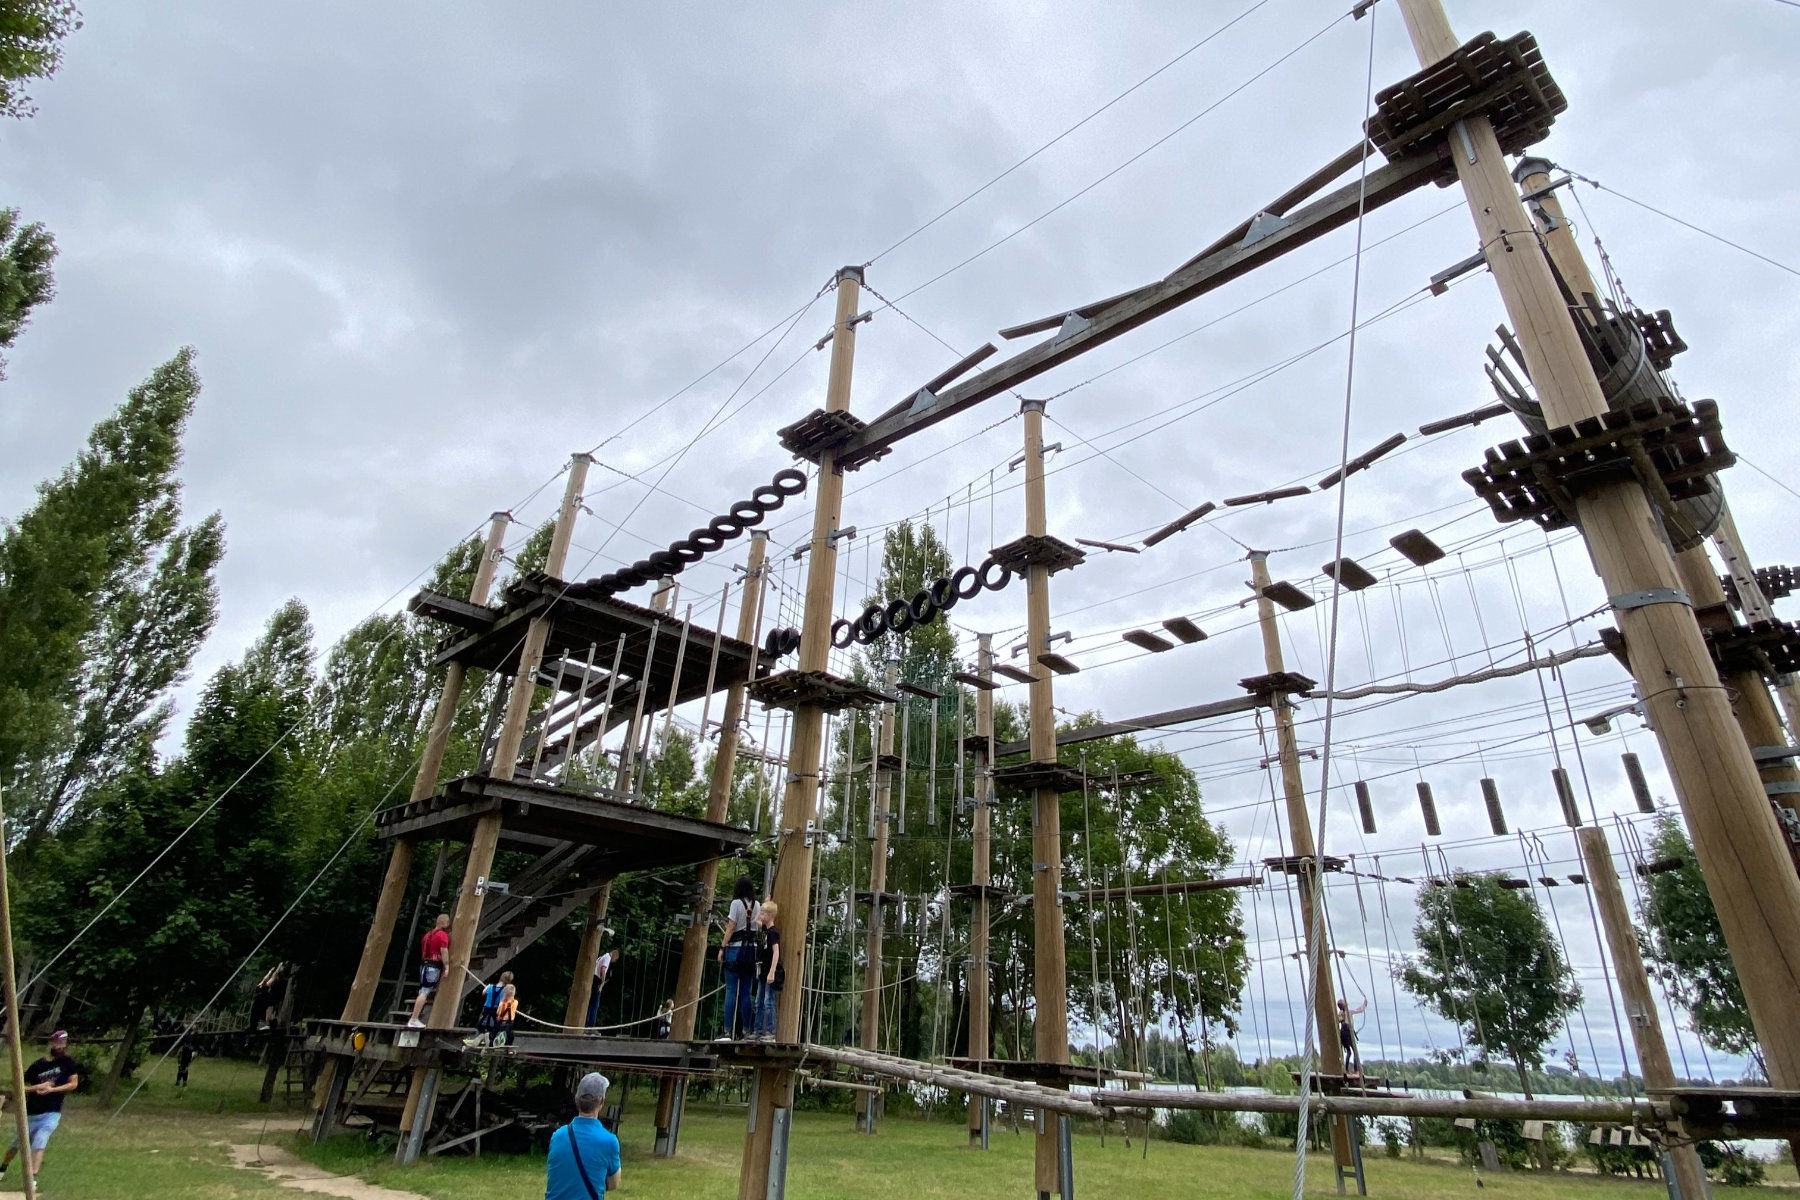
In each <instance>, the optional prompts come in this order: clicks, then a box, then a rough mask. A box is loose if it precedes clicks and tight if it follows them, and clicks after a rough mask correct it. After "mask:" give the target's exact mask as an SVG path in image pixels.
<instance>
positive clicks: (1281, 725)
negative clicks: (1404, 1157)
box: [1250, 550, 1362, 1192]
mask: <svg viewBox="0 0 1800 1200" xmlns="http://www.w3.org/2000/svg"><path fill="white" fill-rule="evenodd" d="M1250 582H1251V586H1252V587H1253V588H1254V589H1255V590H1256V616H1257V623H1258V625H1260V626H1261V629H1262V643H1263V665H1264V666H1266V667H1267V668H1268V669H1269V673H1270V674H1272V675H1277V674H1280V673H1282V672H1283V671H1286V670H1287V665H1286V657H1285V656H1284V655H1283V654H1282V651H1281V630H1280V629H1279V628H1278V627H1277V626H1276V624H1275V602H1274V601H1273V600H1271V599H1269V597H1268V596H1267V595H1265V592H1266V591H1267V589H1268V586H1269V552H1268V551H1266V550H1252V551H1251V552H1250ZM1270 701H1271V703H1273V705H1274V707H1275V746H1276V750H1275V753H1276V757H1277V758H1278V759H1279V760H1280V763H1281V792H1282V796H1283V798H1284V799H1285V800H1286V801H1287V823H1288V854H1289V855H1291V856H1292V861H1293V862H1294V881H1295V883H1296V885H1297V886H1298V888H1299V891H1300V920H1301V922H1302V923H1303V924H1304V925H1305V926H1306V942H1305V945H1306V960H1307V966H1306V968H1305V969H1304V971H1303V975H1306V974H1312V970H1311V964H1313V963H1317V964H1318V967H1319V969H1318V972H1317V974H1312V982H1313V1022H1314V1025H1315V1026H1316V1028H1317V1030H1318V1039H1319V1067H1320V1068H1321V1069H1320V1072H1319V1073H1320V1074H1321V1075H1324V1076H1326V1077H1327V1078H1333V1077H1335V1078H1337V1079H1342V1078H1343V1077H1344V1048H1343V1046H1342V1044H1341V1043H1340V1042H1339V1041H1338V1022H1337V991H1336V989H1335V988H1334V987H1333V986H1332V979H1331V969H1332V965H1333V963H1332V958H1331V934H1330V932H1329V931H1328V930H1327V929H1326V928H1325V926H1324V925H1323V924H1321V923H1318V922H1317V921H1316V920H1315V917H1314V915H1313V913H1314V908H1315V907H1316V905H1317V904H1318V901H1319V897H1318V887H1319V851H1318V844H1317V843H1316V842H1314V841H1313V828H1312V816H1311V814H1310V813H1308V812H1307V811H1306V781H1305V780H1303V779H1302V778H1301V777H1300V743H1299V741H1298V740H1297V739H1296V738H1295V736H1294V702H1293V700H1292V699H1291V698H1290V697H1289V696H1288V695H1287V694H1286V693H1285V692H1275V693H1273V694H1272V695H1271V696H1270ZM1315 942H1317V943H1318V944H1317V945H1314V943H1315ZM1350 1137H1351V1132H1350V1122H1349V1120H1348V1118H1346V1117H1344V1116H1342V1115H1339V1114H1333V1116H1332V1117H1331V1153H1332V1159H1333V1161H1334V1163H1335V1164H1336V1166H1337V1180H1338V1191H1339V1192H1342V1191H1343V1190H1344V1172H1346V1171H1351V1172H1356V1171H1357V1163H1356V1159H1355V1155H1354V1153H1353V1150H1352V1147H1351V1144H1350ZM1357 1187H1358V1191H1361V1190H1362V1181H1361V1179H1360V1178H1359V1179H1358V1181H1357Z"/></svg>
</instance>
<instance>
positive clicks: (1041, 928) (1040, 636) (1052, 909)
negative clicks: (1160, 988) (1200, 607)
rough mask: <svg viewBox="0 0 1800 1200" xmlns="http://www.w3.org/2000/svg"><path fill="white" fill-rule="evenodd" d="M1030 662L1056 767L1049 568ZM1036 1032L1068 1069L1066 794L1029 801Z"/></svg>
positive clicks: (1044, 1145) (1042, 1115)
mask: <svg viewBox="0 0 1800 1200" xmlns="http://www.w3.org/2000/svg"><path fill="white" fill-rule="evenodd" d="M1044 403H1045V402H1044V401H1042V400H1026V401H1023V402H1022V403H1021V404H1020V409H1021V411H1022V414H1023V418H1024V425H1025V533H1026V535H1027V536H1030V537H1046V536H1048V520H1047V518H1046V517H1045V513H1044ZM1025 647H1026V649H1025V655H1026V664H1027V668H1028V669H1029V670H1030V671H1031V674H1032V677H1033V682H1032V684H1031V731H1030V741H1031V761H1032V762H1034V763H1054V762H1056V697H1055V685H1054V682H1053V680H1054V672H1052V671H1051V670H1050V668H1049V667H1047V666H1045V665H1044V664H1043V663H1042V662H1040V661H1039V660H1040V659H1041V658H1042V656H1043V655H1045V654H1048V653H1049V652H1050V567H1049V566H1048V565H1047V564H1045V563H1041V562H1033V563H1031V564H1030V565H1028V566H1027V567H1026V568H1025ZM1031 923H1032V959H1033V968H1034V969H1033V972H1032V1000H1033V1009H1032V1029H1033V1035H1034V1036H1033V1041H1034V1049H1035V1051H1036V1055H1037V1061H1038V1062H1039V1063H1041V1064H1042V1063H1057V1064H1060V1063H1067V1062H1068V1061H1069V958H1068V946H1067V945H1066V944H1065V942H1064V940H1063V937H1064V930H1063V910H1062V793H1061V792H1059V791H1057V790H1056V789H1055V788H1054V787H1040V788H1038V789H1037V790H1036V791H1035V792H1033V793H1032V798H1031ZM1062 1123H1063V1122H1062V1120H1061V1119H1060V1118H1059V1117H1058V1116H1057V1115H1056V1114H1054V1113H1052V1112H1050V1111H1049V1110H1047V1109H1039V1110H1038V1122H1037V1191H1038V1195H1039V1197H1040V1198H1047V1197H1049V1196H1051V1195H1055V1194H1063V1195H1067V1194H1069V1193H1070V1191H1071V1188H1070V1186H1069V1185H1070V1183H1071V1182H1072V1181H1068V1180H1064V1179H1063V1156H1062V1146H1063V1132H1062V1130H1061V1129H1060V1128H1059V1126H1060V1125H1061V1124H1062Z"/></svg>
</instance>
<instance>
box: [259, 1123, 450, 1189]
mask: <svg viewBox="0 0 1800 1200" xmlns="http://www.w3.org/2000/svg"><path fill="white" fill-rule="evenodd" d="M249 1128H250V1129H252V1130H255V1129H259V1128H260V1126H259V1125H251V1126H250V1127H249ZM226 1148H227V1149H228V1150H229V1151H230V1152H231V1163H232V1165H233V1166H236V1167H242V1168H244V1169H245V1170H247V1171H256V1172H259V1173H260V1174H261V1175H262V1176H263V1177H264V1178H266V1179H268V1180H269V1181H270V1182H272V1183H278V1184H280V1185H281V1186H282V1187H287V1188H293V1189H294V1190H295V1191H297V1192H311V1193H313V1194H314V1195H317V1196H339V1197H342V1200H425V1197H423V1196H421V1195H419V1193H417V1192H402V1191H396V1190H395V1189H394V1188H390V1187H382V1186H381V1185H379V1184H374V1183H368V1182H366V1181H364V1180H361V1179H354V1178H351V1177H350V1176H346V1175H333V1174H332V1173H331V1172H330V1171H326V1170H322V1169H321V1168H319V1167H315V1166H313V1165H312V1164H311V1163H309V1162H304V1161H302V1160H301V1159H298V1158H295V1157H294V1156H293V1155H292V1154H289V1153H288V1152H287V1151H286V1150H283V1149H281V1148H280V1147H279V1146H271V1145H267V1144H264V1145H260V1146H259V1145H256V1144H254V1143H251V1144H247V1145H231V1146H228V1147H226Z"/></svg>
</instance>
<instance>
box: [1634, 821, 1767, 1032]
mask: <svg viewBox="0 0 1800 1200" xmlns="http://www.w3.org/2000/svg"><path fill="white" fill-rule="evenodd" d="M1650 852H1651V854H1652V855H1653V856H1654V857H1655V858H1657V859H1679V860H1680V862H1681V866H1679V867H1677V868H1675V869H1674V870H1671V871H1658V872H1657V873H1656V874H1654V875H1651V876H1649V877H1648V881H1647V886H1646V892H1647V894H1646V895H1645V897H1644V901H1643V905H1642V907H1641V908H1640V910H1639V916H1640V918H1641V919H1642V920H1643V922H1644V932H1641V933H1640V935H1639V941H1640V944H1641V945H1642V946H1643V950H1644V958H1645V960H1646V961H1647V962H1648V963H1649V965H1650V969H1651V971H1653V972H1654V973H1655V974H1656V975H1657V977H1658V978H1660V979H1661V980H1662V982H1663V986H1664V987H1666V988H1667V989H1668V990H1669V994H1670V995H1671V996H1673V997H1674V998H1675V1001H1676V1003H1678V1004H1680V1005H1681V1006H1682V1007H1683V1008H1685V1009H1687V1011H1688V1016H1689V1017H1690V1018H1691V1019H1692V1020H1693V1023H1694V1032H1696V1033H1698V1034H1699V1035H1700V1036H1701V1038H1702V1039H1704V1040H1705V1042H1706V1043H1707V1045H1709V1046H1712V1047H1714V1048H1715V1049H1718V1050H1724V1051H1726V1052H1727V1053H1731V1054H1744V1055H1752V1056H1760V1048H1759V1046H1758V1044H1757V1040H1756V1029H1755V1027H1754V1026H1752V1025H1751V1024H1750V1009H1749V1006H1748V1005H1747V1004H1745V1002H1744V989H1743V987H1742V986H1741V985H1740V984H1739V983H1738V975H1737V967H1736V966H1734V965H1733V964H1732V961H1731V951H1730V949H1729V948H1728V947H1727V946H1726V945H1725V933H1724V931H1723V930H1722V929H1720V928H1719V915H1718V913H1717V912H1715V911H1714V910H1713V903H1712V896H1711V895H1710V894H1709V893H1708V892H1707V890H1706V878H1705V877H1704V876H1703V875H1701V874H1700V864H1699V862H1698V860H1697V859H1696V858H1695V857H1694V847H1693V846H1692V845H1691V844H1690V843H1689V842H1688V838H1687V832H1686V831H1685V830H1683V829H1682V827H1681V823H1680V822H1679V821H1678V820H1676V819H1675V818H1674V817H1673V816H1670V815H1668V814H1664V815H1662V816H1660V817H1658V818H1657V820H1656V828H1655V832H1654V833H1653V834H1652V835H1651V838H1650Z"/></svg>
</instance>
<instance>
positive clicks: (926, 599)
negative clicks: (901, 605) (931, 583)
mask: <svg viewBox="0 0 1800 1200" xmlns="http://www.w3.org/2000/svg"><path fill="white" fill-rule="evenodd" d="M906 611H907V613H908V614H909V615H911V617H912V623H913V624H914V625H929V624H931V623H932V622H933V621H935V620H937V615H938V607H937V605H935V604H933V603H932V602H931V589H930V588H928V587H925V588H920V589H919V590H918V592H917V593H916V594H915V595H914V596H913V598H912V600H911V601H910V602H909V603H908V604H907V606H906Z"/></svg>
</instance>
